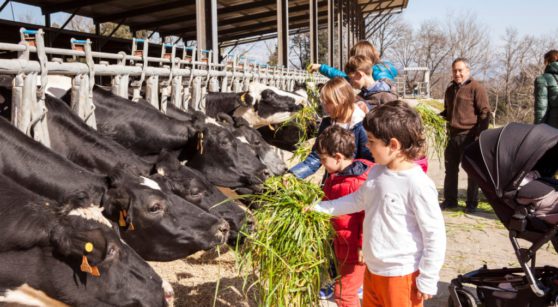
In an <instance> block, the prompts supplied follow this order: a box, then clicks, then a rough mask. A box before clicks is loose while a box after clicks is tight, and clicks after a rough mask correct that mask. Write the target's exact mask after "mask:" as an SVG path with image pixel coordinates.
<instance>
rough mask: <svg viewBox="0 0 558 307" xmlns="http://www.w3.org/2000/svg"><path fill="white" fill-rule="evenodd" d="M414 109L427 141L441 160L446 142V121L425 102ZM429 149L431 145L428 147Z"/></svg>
mask: <svg viewBox="0 0 558 307" xmlns="http://www.w3.org/2000/svg"><path fill="white" fill-rule="evenodd" d="M415 110H416V111H417V113H418V114H419V115H420V117H421V119H422V123H423V126H424V132H425V134H426V139H427V140H428V143H429V144H431V145H432V146H433V148H434V152H435V153H436V155H437V156H438V159H439V160H441V159H442V157H443V156H444V150H445V148H446V144H447V133H446V121H445V120H444V119H443V118H442V117H441V116H440V115H438V113H436V112H435V111H434V109H433V108H432V107H430V106H429V105H427V104H424V103H422V102H421V103H419V104H418V105H417V106H416V108H415ZM428 150H431V147H430V146H429V147H428Z"/></svg>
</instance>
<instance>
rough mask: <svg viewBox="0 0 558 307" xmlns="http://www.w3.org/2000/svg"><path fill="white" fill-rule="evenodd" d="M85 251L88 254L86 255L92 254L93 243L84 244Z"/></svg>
mask: <svg viewBox="0 0 558 307" xmlns="http://www.w3.org/2000/svg"><path fill="white" fill-rule="evenodd" d="M85 251H86V252H88V253H90V252H92V251H93V243H91V242H87V243H85Z"/></svg>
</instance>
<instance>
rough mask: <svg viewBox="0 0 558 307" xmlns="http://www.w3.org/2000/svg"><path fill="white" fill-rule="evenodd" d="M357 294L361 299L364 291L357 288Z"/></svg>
mask: <svg viewBox="0 0 558 307" xmlns="http://www.w3.org/2000/svg"><path fill="white" fill-rule="evenodd" d="M357 294H358V298H359V299H362V295H363V294H364V290H362V287H360V288H358V292H357Z"/></svg>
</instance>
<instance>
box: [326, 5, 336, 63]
mask: <svg viewBox="0 0 558 307" xmlns="http://www.w3.org/2000/svg"><path fill="white" fill-rule="evenodd" d="M333 2H334V0H327V64H328V65H329V66H333V65H334V64H333V44H334V41H335V40H334V29H333V28H334V26H335V20H334V18H335V5H334V3H333Z"/></svg>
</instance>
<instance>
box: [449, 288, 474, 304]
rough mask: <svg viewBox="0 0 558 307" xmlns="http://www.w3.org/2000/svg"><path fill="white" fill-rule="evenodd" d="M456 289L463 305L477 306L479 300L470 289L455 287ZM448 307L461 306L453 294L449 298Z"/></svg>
mask: <svg viewBox="0 0 558 307" xmlns="http://www.w3.org/2000/svg"><path fill="white" fill-rule="evenodd" d="M455 291H456V292H457V297H458V298H459V303H461V306H462V307H477V300H476V299H475V297H474V296H473V294H471V293H469V291H467V290H465V289H455ZM448 307H459V305H458V304H456V302H454V301H453V299H452V298H451V296H450V297H449V298H448Z"/></svg>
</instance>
